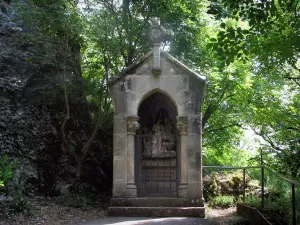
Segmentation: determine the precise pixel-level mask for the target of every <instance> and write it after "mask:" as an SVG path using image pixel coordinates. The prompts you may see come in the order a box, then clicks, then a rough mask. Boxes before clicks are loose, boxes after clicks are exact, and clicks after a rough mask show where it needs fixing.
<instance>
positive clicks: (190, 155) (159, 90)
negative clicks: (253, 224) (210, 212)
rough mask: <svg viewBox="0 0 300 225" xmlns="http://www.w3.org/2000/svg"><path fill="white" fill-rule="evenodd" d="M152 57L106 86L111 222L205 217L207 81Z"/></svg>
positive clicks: (156, 32) (158, 54)
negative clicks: (110, 108)
mask: <svg viewBox="0 0 300 225" xmlns="http://www.w3.org/2000/svg"><path fill="white" fill-rule="evenodd" d="M168 34H169V33H168V31H166V30H165V29H164V28H163V27H162V26H161V25H160V24H159V22H156V23H154V24H153V25H152V26H151V27H150V28H149V31H148V35H149V39H150V40H151V42H152V43H153V50H152V51H151V52H149V53H148V54H146V55H145V56H144V57H142V58H141V59H140V60H138V61H137V62H135V63H134V64H132V65H130V66H129V67H127V68H126V69H124V70H123V71H122V73H121V75H120V77H119V78H118V79H116V80H114V81H112V82H111V83H110V92H111V97H112V99H113V103H114V109H115V112H114V136H113V139H114V142H113V145H114V146H113V193H112V194H113V198H112V200H111V207H110V208H109V215H113V216H155V217H157V216H197V217H204V214H205V211H204V199H203V185H202V136H201V131H202V126H201V105H202V102H203V98H204V91H205V77H203V76H201V75H199V74H197V73H195V72H194V71H192V70H191V69H189V68H188V67H187V66H185V65H184V64H182V63H181V62H179V61H178V60H176V59H175V58H173V57H172V56H171V55H169V54H168V53H166V52H163V51H161V50H160V43H161V42H162V41H163V40H165V39H166V38H168Z"/></svg>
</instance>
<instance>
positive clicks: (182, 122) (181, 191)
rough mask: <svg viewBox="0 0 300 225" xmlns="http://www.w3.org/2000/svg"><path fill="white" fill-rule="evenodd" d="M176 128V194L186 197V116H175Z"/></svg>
mask: <svg viewBox="0 0 300 225" xmlns="http://www.w3.org/2000/svg"><path fill="white" fill-rule="evenodd" d="M176 118H177V129H178V130H179V132H180V183H179V187H178V195H179V197H180V198H185V197H187V189H188V149H187V147H188V146H187V141H188V138H187V130H188V119H187V117H183V116H177V117H176Z"/></svg>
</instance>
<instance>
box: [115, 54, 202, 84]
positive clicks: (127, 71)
mask: <svg viewBox="0 0 300 225" xmlns="http://www.w3.org/2000/svg"><path fill="white" fill-rule="evenodd" d="M160 54H161V56H165V57H166V58H167V59H168V60H169V61H170V62H171V63H173V64H175V65H176V66H178V67H179V68H181V69H182V70H183V71H184V72H186V73H187V74H191V75H192V76H195V77H196V78H197V79H198V80H199V81H200V82H201V83H203V84H204V83H205V81H206V78H205V76H203V75H200V74H198V73H196V72H195V71H193V70H192V69H190V68H189V67H188V66H186V65H184V64H183V63H182V62H180V61H179V60H177V59H176V58H174V57H173V56H171V55H170V54H168V53H166V52H164V51H161V53H160ZM151 58H153V51H150V52H148V53H147V54H146V55H144V56H143V57H141V58H140V59H139V60H138V61H136V62H134V63H132V64H131V65H130V66H128V67H126V68H124V69H123V70H122V71H121V72H120V76H119V77H118V78H115V79H113V80H111V81H110V82H109V86H112V85H114V84H115V83H116V82H118V81H119V80H122V79H123V78H124V77H126V75H128V74H132V73H131V72H132V71H134V70H135V69H136V68H138V67H140V66H141V65H143V64H144V63H145V62H146V61H148V60H149V59H151Z"/></svg>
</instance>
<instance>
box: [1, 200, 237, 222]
mask: <svg viewBox="0 0 300 225" xmlns="http://www.w3.org/2000/svg"><path fill="white" fill-rule="evenodd" d="M29 208H30V211H29V212H30V214H29V215H26V214H24V213H23V214H21V213H13V212H12V211H11V210H9V209H8V208H7V207H4V206H3V205H2V206H1V205H0V225H25V224H26V225H74V224H77V225H104V224H111V225H113V224H115V225H131V224H132V225H133V224H134V225H135V224H146V225H147V224H149V225H150V224H163V225H169V224H170V225H213V224H220V225H223V224H224V225H225V224H239V223H237V221H239V220H241V217H239V216H237V215H236V213H235V210H236V209H235V208H234V207H232V208H228V209H211V208H206V215H207V216H206V219H200V218H158V219H155V218H120V217H119V218H111V217H110V218H109V217H106V216H107V211H106V210H105V209H102V208H101V207H100V206H99V205H98V206H96V205H94V206H86V207H84V208H75V207H70V206H65V205H62V204H58V203H57V202H56V201H55V200H46V199H39V200H34V201H30V203H29Z"/></svg>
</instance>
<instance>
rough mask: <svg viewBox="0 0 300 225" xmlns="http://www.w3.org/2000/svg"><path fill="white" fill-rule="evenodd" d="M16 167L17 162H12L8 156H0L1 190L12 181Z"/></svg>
mask: <svg viewBox="0 0 300 225" xmlns="http://www.w3.org/2000/svg"><path fill="white" fill-rule="evenodd" d="M15 166H16V161H15V160H10V159H9V158H8V156H7V155H4V156H0V188H3V187H6V186H7V184H8V183H9V182H10V181H11V180H12V178H13V172H14V169H15Z"/></svg>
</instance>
